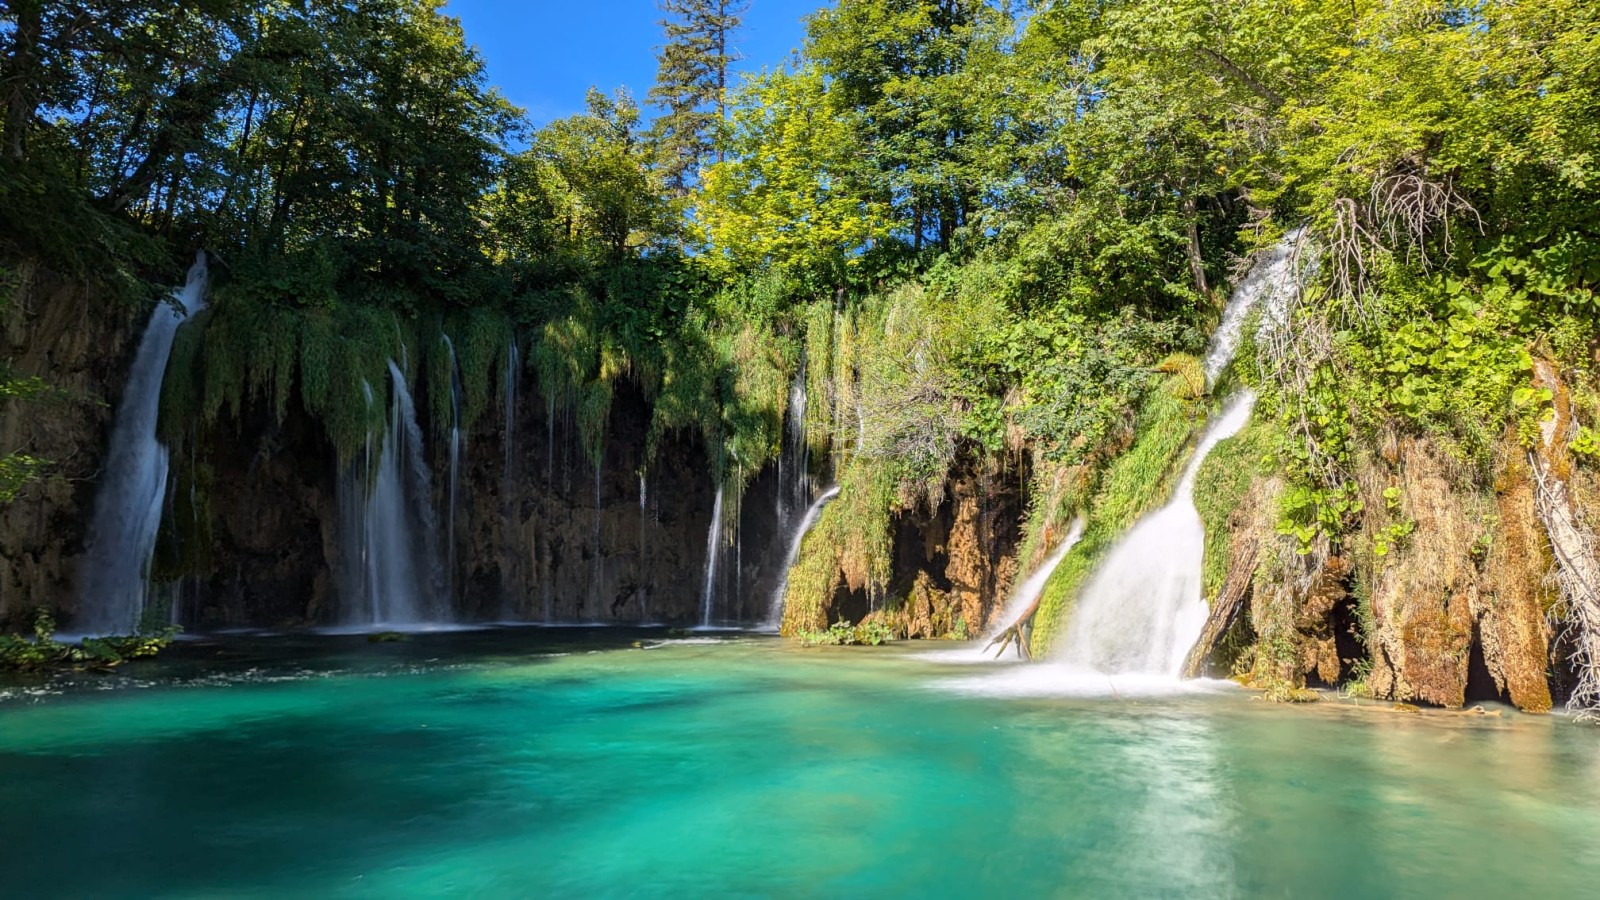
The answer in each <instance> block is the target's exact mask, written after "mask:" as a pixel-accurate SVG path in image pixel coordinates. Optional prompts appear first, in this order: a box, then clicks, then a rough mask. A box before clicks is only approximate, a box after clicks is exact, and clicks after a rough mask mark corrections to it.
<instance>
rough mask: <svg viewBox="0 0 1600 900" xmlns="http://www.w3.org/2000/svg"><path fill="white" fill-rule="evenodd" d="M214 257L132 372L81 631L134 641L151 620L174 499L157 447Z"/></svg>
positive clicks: (86, 578)
mask: <svg viewBox="0 0 1600 900" xmlns="http://www.w3.org/2000/svg"><path fill="white" fill-rule="evenodd" d="M205 288H206V256H205V252H204V251H201V252H200V253H199V254H197V255H196V256H195V261H194V265H193V266H191V267H190V268H189V275H188V278H187V279H186V281H185V282H184V286H183V290H181V291H178V292H176V293H174V295H173V301H174V302H172V303H161V304H159V305H157V306H156V308H155V311H153V312H152V313H151V314H150V323H149V324H148V325H146V326H145V330H144V336H143V337H141V338H140V339H139V350H138V352H137V353H136V354H135V355H134V358H133V368H132V369H131V370H129V372H128V386H127V389H126V391H125V392H124V393H123V396H122V403H121V405H120V406H119V407H118V408H117V418H116V424H115V425H114V426H113V427H112V429H111V446H110V448H109V450H108V451H107V453H106V462H105V470H104V473H105V474H104V476H103V478H102V480H101V483H100V490H99V493H98V494H97V495H96V496H95V507H94V520H93V523H92V524H91V525H90V528H89V545H88V549H87V551H86V553H85V558H84V561H83V567H82V569H81V570H80V573H81V574H80V576H79V585H78V597H79V613H78V619H77V622H76V625H77V627H78V628H79V630H82V631H83V632H85V633H89V634H113V633H116V634H127V633H131V632H133V631H136V630H137V629H138V627H139V625H140V619H142V618H143V616H144V607H145V599H146V596H147V594H148V592H149V583H148V580H149V570H150V559H151V555H152V554H153V553H154V552H155V546H156V531H157V529H158V528H159V527H160V524H161V508H162V505H163V501H164V499H165V497H166V491H167V448H166V447H165V446H163V445H162V443H161V442H160V441H158V440H156V420H157V417H158V416H159V414H160V410H161V383H162V380H163V379H164V378H165V377H166V372H167V357H168V356H170V355H171V354H172V341H173V338H174V337H176V335H177V332H178V326H179V325H180V324H182V323H183V321H184V319H185V318H187V317H188V316H190V315H193V314H194V313H197V312H199V311H200V310H201V309H203V308H205Z"/></svg>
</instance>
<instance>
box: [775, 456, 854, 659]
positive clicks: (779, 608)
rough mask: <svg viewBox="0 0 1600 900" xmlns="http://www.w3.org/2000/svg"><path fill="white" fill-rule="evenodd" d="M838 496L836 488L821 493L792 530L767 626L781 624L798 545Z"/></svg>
mask: <svg viewBox="0 0 1600 900" xmlns="http://www.w3.org/2000/svg"><path fill="white" fill-rule="evenodd" d="M837 496H839V488H838V486H837V485H836V486H834V487H831V488H828V489H827V490H826V491H823V492H822V496H820V497H818V498H817V500H816V502H815V503H812V504H811V508H810V509H807V510H806V514H805V515H804V516H803V517H801V519H800V525H799V526H798V527H796V528H795V530H794V538H793V539H792V540H791V541H790V542H789V552H788V554H787V555H785V556H784V558H783V575H782V577H780V578H779V579H778V587H777V589H775V590H774V591H773V592H772V607H771V609H770V611H769V612H768V613H767V625H768V627H770V628H777V627H778V626H779V625H780V624H781V623H782V622H783V595H784V594H785V593H787V592H788V590H789V570H790V569H792V568H794V564H795V560H797V559H799V558H800V544H801V542H802V541H804V540H805V539H806V534H807V533H809V532H810V531H811V529H812V527H813V526H815V525H816V524H817V519H819V518H821V517H822V508H823V507H825V506H827V505H828V504H829V503H832V502H833V499H834V498H835V497H837Z"/></svg>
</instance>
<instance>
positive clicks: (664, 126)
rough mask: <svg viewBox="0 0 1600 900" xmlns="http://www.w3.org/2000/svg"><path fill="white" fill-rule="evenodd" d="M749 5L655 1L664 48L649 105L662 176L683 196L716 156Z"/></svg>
mask: <svg viewBox="0 0 1600 900" xmlns="http://www.w3.org/2000/svg"><path fill="white" fill-rule="evenodd" d="M749 8H750V3H749V0H660V9H661V11H662V12H663V13H665V14H666V18H665V19H662V20H661V28H662V30H663V32H664V33H665V35H666V43H665V44H664V45H663V46H662V47H661V49H660V51H659V52H658V53H657V54H656V59H657V62H658V66H659V67H658V69H657V72H656V84H655V87H654V88H652V89H651V90H650V102H651V103H652V104H653V105H655V106H657V107H659V108H660V109H662V110H663V113H662V115H661V116H660V117H659V118H658V119H656V124H655V137H656V144H657V147H658V148H659V152H660V157H661V168H662V175H663V177H664V180H665V181H666V183H667V185H668V186H669V187H670V188H671V189H672V190H673V192H675V193H677V194H679V195H682V194H683V193H685V192H686V191H687V189H688V185H689V182H690V181H691V179H692V178H693V177H694V173H695V172H696V171H698V169H699V168H700V166H701V165H702V164H703V163H705V162H706V161H707V160H708V159H709V158H710V157H711V156H712V155H713V153H716V152H717V151H716V127H717V124H718V123H719V122H721V121H722V119H723V118H724V116H725V115H726V112H727V97H728V68H729V66H730V65H731V64H732V63H733V62H735V61H736V60H737V59H738V58H739V57H738V55H737V51H736V50H735V49H734V47H733V38H734V35H735V34H736V33H737V32H738V30H739V28H740V26H741V24H742V23H743V21H744V19H743V17H744V13H745V11H746V10H747V9H749Z"/></svg>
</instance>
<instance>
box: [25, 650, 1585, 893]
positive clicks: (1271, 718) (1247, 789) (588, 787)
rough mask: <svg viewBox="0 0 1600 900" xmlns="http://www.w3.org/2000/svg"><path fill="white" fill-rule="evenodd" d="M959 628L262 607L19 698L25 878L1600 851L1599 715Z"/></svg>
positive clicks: (1267, 862) (194, 888) (718, 872)
mask: <svg viewBox="0 0 1600 900" xmlns="http://www.w3.org/2000/svg"><path fill="white" fill-rule="evenodd" d="M635 642H637V646H636V645H635ZM925 651H926V646H924V647H922V648H921V650H920V651H919V650H918V649H917V648H905V647H895V648H888V649H872V650H869V649H861V648H834V649H816V650H804V649H800V648H797V647H794V646H792V645H789V644H785V643H783V642H779V641H775V640H770V639H762V638H755V637H738V638H732V639H728V640H708V639H706V638H697V639H695V640H693V641H674V640H667V639H664V638H663V635H662V634H661V633H660V632H652V633H643V632H640V633H625V632H598V631H592V632H591V631H571V630H563V631H562V632H560V633H557V632H554V631H539V630H528V629H518V630H515V631H501V632H483V633H474V634H460V635H424V636H418V637H416V638H415V639H414V640H412V641H409V642H404V643H400V644H368V643H366V642H365V640H364V639H358V638H351V637H337V636H324V637H316V638H311V637H297V638H280V639H270V640H269V639H259V640H254V641H247V640H244V639H234V640H230V641H223V642H215V641H213V642H195V643H194V644H192V645H188V646H186V647H185V648H183V649H181V650H180V651H179V655H178V656H177V657H175V658H174V659H172V660H170V661H167V662H164V663H161V664H159V665H155V666H145V667H142V668H135V669H133V670H130V671H129V672H128V673H126V674H124V675H122V676H119V679H118V680H117V681H114V682H110V683H111V684H113V685H116V686H117V687H118V688H119V689H117V690H111V691H103V690H90V689H88V688H89V687H90V686H91V681H90V680H87V679H86V680H83V681H82V682H76V681H74V682H69V683H67V684H55V683H52V684H46V685H38V684H35V685H32V686H31V687H29V686H23V687H19V688H17V689H15V690H17V691H24V690H34V691H39V690H50V691H56V692H58V693H56V694H52V695H46V696H43V697H42V698H40V697H38V696H34V697H27V696H20V697H16V696H14V699H13V700H12V701H10V702H6V703H0V846H3V847H4V848H5V852H6V856H5V859H6V865H7V871H6V875H5V878H6V881H5V885H6V895H7V896H19V897H24V896H26V897H34V896H53V895H70V896H106V895H125V896H174V897H214V896H219V895H222V896H229V897H285V896H291V897H293V896H307V897H312V896H314V897H385V898H387V897H406V896H428V897H432V896H468V895H470V896H487V897H525V896H584V897H591V896H708V895H713V896H715V895H720V896H729V895H742V896H816V895H824V896H877V895H895V896H996V895H1003V896H1093V897H1150V896H1173V897H1214V896H1294V897H1348V896H1380V895H1381V896H1415V897H1431V896H1499V895H1505V894H1510V893H1513V892H1520V893H1522V894H1524V895H1527V896H1562V895H1567V896H1581V895H1584V894H1585V893H1586V892H1587V891H1588V890H1589V888H1590V886H1592V885H1593V884H1594V883H1595V879H1596V877H1597V876H1600V856H1597V850H1596V849H1595V848H1600V790H1597V780H1596V774H1597V763H1600V753H1597V749H1596V748H1597V746H1600V734H1597V733H1596V732H1594V731H1593V730H1591V729H1587V728H1585V727H1582V726H1578V725H1576V724H1574V723H1572V722H1570V721H1568V720H1565V719H1563V718H1560V717H1543V718H1537V717H1525V716H1516V715H1514V714H1507V715H1502V716H1498V717H1494V716H1468V715H1450V714H1443V713H1429V714H1421V715H1415V714H1413V715H1403V714H1397V713H1392V712H1387V711H1384V710H1383V709H1382V707H1379V706H1372V705H1369V706H1364V707H1361V708H1354V707H1352V706H1350V705H1348V704H1346V703H1342V702H1329V703H1324V704H1317V705H1313V706H1311V707H1271V706H1268V705H1266V704H1262V703H1258V702H1255V701H1253V700H1252V699H1250V697H1249V695H1247V694H1245V693H1243V692H1241V691H1237V690H1233V689H1231V688H1230V689H1224V688H1222V687H1219V686H1216V685H1211V686H1206V687H1202V688H1201V689H1200V690H1198V691H1196V692H1191V693H1182V694H1174V693H1172V692H1171V690H1170V689H1169V690H1166V691H1157V690H1151V691H1143V692H1141V691H1135V690H1118V691H1117V692H1115V693H1112V692H1108V691H1098V692H1088V691H1074V690H1057V691H1054V692H1049V691H1044V690H1042V689H1040V690H1015V689H1012V688H1014V687H1015V686H1014V685H1012V687H1011V688H1008V687H1006V685H1007V683H1008V682H1007V679H1022V680H1024V681H1026V680H1027V679H1030V678H1032V679H1039V678H1046V677H1049V674H1050V673H1049V671H1048V669H1047V668H1046V667H1042V666H1002V665H983V664H971V665H964V666H949V665H942V664H940V663H938V662H935V661H930V660H928V659H924V658H918V653H919V652H925ZM1041 672H1042V673H1044V674H1042V675H1041V674H1040V673H1041ZM1058 674H1059V673H1058ZM996 685H999V686H1000V687H999V689H996ZM138 687H142V688H143V689H135V688H138ZM1126 687H1127V685H1123V688H1126ZM1169 687H1170V686H1169ZM1088 694H1094V695H1093V696H1089V695H1088Z"/></svg>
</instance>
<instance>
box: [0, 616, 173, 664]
mask: <svg viewBox="0 0 1600 900" xmlns="http://www.w3.org/2000/svg"><path fill="white" fill-rule="evenodd" d="M55 631H56V622H55V617H54V616H52V615H51V614H50V612H49V610H45V609H41V610H39V612H38V614H37V615H36V616H35V617H34V621H33V637H31V638H26V637H20V636H17V635H13V634H0V671H5V670H13V671H22V672H47V671H55V670H61V669H97V670H105V669H110V668H114V667H116V666H119V665H121V664H123V663H124V662H127V661H129V660H134V659H144V658H146V657H151V656H155V655H156V654H158V653H160V652H161V651H162V650H165V649H166V648H167V646H168V645H170V644H171V643H172V639H173V638H174V637H175V636H176V635H177V633H178V629H177V628H176V627H169V628H166V629H163V630H161V631H159V632H155V633H150V634H138V635H127V636H114V637H98V638H84V639H83V640H82V641H81V642H80V643H77V644H63V643H61V642H59V641H57V640H55Z"/></svg>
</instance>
